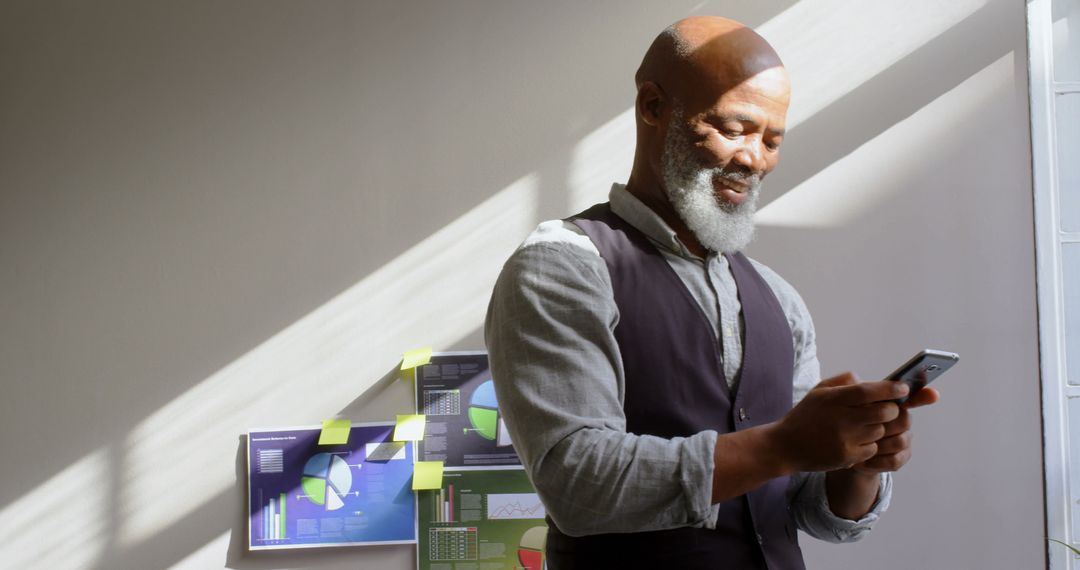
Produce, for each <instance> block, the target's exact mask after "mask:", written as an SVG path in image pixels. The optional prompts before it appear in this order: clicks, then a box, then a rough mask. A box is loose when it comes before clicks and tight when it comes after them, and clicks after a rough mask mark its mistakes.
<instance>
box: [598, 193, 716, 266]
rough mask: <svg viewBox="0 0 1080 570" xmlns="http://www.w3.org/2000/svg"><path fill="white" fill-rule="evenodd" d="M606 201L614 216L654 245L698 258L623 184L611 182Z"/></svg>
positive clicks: (658, 216) (684, 255) (665, 223)
mask: <svg viewBox="0 0 1080 570" xmlns="http://www.w3.org/2000/svg"><path fill="white" fill-rule="evenodd" d="M608 201H609V202H610V203H611V211H612V212H614V213H615V215H616V216H619V217H620V218H622V219H623V220H625V221H626V223H628V224H630V225H631V226H634V228H636V229H637V230H638V231H640V232H641V233H643V234H645V236H646V237H648V238H649V239H650V240H651V241H652V242H653V243H655V244H656V245H659V246H660V247H663V248H665V249H668V250H670V251H672V252H673V253H676V254H678V255H681V256H683V257H689V258H694V259H700V258H698V257H697V256H696V255H694V254H692V253H690V250H688V249H686V246H684V245H683V243H682V242H681V241H679V237H678V236H677V235H676V234H675V230H673V229H671V226H669V225H667V222H665V221H664V219H663V218H661V217H660V215H659V214H657V213H656V212H654V211H653V209H652V208H650V207H648V206H646V205H645V203H644V202H642V201H641V200H639V199H638V198H637V196H634V195H633V194H631V193H629V192H627V191H626V185H625V184H619V183H615V184H612V185H611V191H610V192H609V193H608Z"/></svg>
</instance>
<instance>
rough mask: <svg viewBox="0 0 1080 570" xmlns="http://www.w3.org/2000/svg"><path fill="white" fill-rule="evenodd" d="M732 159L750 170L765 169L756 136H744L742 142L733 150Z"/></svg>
mask: <svg viewBox="0 0 1080 570" xmlns="http://www.w3.org/2000/svg"><path fill="white" fill-rule="evenodd" d="M733 160H734V161H735V163H736V164H739V165H741V166H742V167H744V168H746V169H747V170H749V171H751V172H764V171H765V155H764V153H763V152H762V148H761V140H760V139H758V137H746V138H745V139H743V144H742V145H741V146H740V147H739V148H738V150H736V151H735V156H734V157H733Z"/></svg>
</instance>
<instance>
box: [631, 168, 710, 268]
mask: <svg viewBox="0 0 1080 570" xmlns="http://www.w3.org/2000/svg"><path fill="white" fill-rule="evenodd" d="M626 191H627V192H629V193H631V194H633V195H634V197H635V198H637V199H638V200H641V203H642V204H645V205H646V206H648V207H649V209H650V210H652V211H653V212H656V215H658V216H660V219H662V220H664V223H666V224H667V225H668V227H670V228H671V229H672V231H674V232H675V236H676V237H678V238H679V241H680V242H682V244H683V245H684V246H685V247H686V249H687V251H689V252H690V253H692V254H694V255H696V256H698V257H701V258H705V257H708V255H709V250H707V249H706V248H705V246H703V245H701V242H699V241H698V239H697V236H695V235H694V232H692V231H690V228H688V227H686V223H685V222H683V220H682V218H680V217H679V214H678V212H676V211H675V207H674V206H672V205H671V201H670V200H669V199H668V197H667V193H665V192H664V189H663V188H662V187H661V186H660V184H659V183H657V182H656V181H655V180H654V181H651V182H648V181H645V180H641V178H640V177H635V176H634V174H631V175H630V179H629V180H628V181H627V182H626Z"/></svg>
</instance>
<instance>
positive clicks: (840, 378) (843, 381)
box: [815, 372, 859, 388]
mask: <svg viewBox="0 0 1080 570" xmlns="http://www.w3.org/2000/svg"><path fill="white" fill-rule="evenodd" d="M858 383H859V378H858V377H856V376H855V374H853V373H851V372H845V373H843V374H838V375H836V376H833V377H832V378H826V379H824V380H822V381H821V382H818V383H817V386H815V388H835V387H838V386H850V385H854V384H858Z"/></svg>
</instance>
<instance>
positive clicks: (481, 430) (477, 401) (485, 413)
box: [469, 380, 511, 446]
mask: <svg viewBox="0 0 1080 570" xmlns="http://www.w3.org/2000/svg"><path fill="white" fill-rule="evenodd" d="M469 423H471V424H472V427H473V429H474V430H476V433H477V434H479V435H480V437H482V438H484V439H488V440H491V441H494V442H495V445H498V446H506V445H510V444H511V441H510V434H509V432H507V431H506V424H504V423H503V421H502V418H501V417H500V416H499V400H498V399H497V398H496V397H495V383H494V382H493V381H491V380H488V381H486V382H484V383H483V384H480V385H479V386H477V388H476V391H474V392H473V395H472V399H470V400H469Z"/></svg>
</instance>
